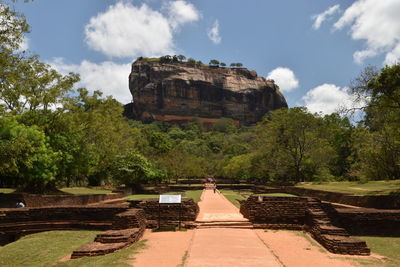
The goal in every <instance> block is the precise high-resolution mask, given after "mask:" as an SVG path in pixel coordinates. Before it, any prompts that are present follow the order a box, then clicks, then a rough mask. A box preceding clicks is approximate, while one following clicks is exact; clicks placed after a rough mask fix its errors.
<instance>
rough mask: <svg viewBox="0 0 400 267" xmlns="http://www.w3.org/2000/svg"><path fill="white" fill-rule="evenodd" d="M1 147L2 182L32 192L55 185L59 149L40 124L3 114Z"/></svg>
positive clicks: (0, 120)
mask: <svg viewBox="0 0 400 267" xmlns="http://www.w3.org/2000/svg"><path fill="white" fill-rule="evenodd" d="M0 148H1V151H2V153H1V156H0V159H1V161H0V177H2V179H5V180H3V181H2V184H3V185H4V184H5V185H8V186H15V187H18V188H19V189H20V190H22V191H25V192H32V193H43V192H45V191H47V190H50V191H52V190H54V189H55V178H56V173H57V167H56V166H57V165H56V162H57V161H58V160H59V158H58V153H56V152H54V151H53V150H52V149H51V147H50V145H49V143H48V139H47V138H46V136H45V134H44V133H43V131H41V130H39V129H38V127H36V126H25V125H23V124H21V123H19V122H18V121H17V120H16V118H15V117H4V118H1V119H0Z"/></svg>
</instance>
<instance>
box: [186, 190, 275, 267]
mask: <svg viewBox="0 0 400 267" xmlns="http://www.w3.org/2000/svg"><path fill="white" fill-rule="evenodd" d="M199 206H200V213H199V215H198V217H197V221H202V222H224V221H227V222H228V221H229V222H232V221H233V222H234V221H237V222H241V221H246V219H244V218H243V216H242V215H241V214H240V213H239V210H238V209H237V208H236V207H235V206H233V205H232V204H231V203H230V202H229V201H228V200H227V199H226V198H225V197H223V196H222V195H221V194H219V193H213V190H204V191H203V194H202V201H201V202H199ZM185 266H187V267H208V266H218V267H225V266H226V267H228V266H229V267H232V266H237V267H240V266H243V267H244V266H246V267H252V266H254V267H256V266H282V265H281V264H280V263H279V261H278V260H277V258H276V257H275V256H274V255H273V254H272V253H271V251H270V250H269V249H268V248H267V247H266V246H265V245H264V243H263V242H262V241H261V240H260V239H259V238H258V237H257V235H256V234H255V232H254V231H253V230H251V229H235V228H209V229H207V228H206V229H196V230H195V234H194V237H193V242H192V245H191V248H190V250H189V256H188V259H187V262H186V265H185Z"/></svg>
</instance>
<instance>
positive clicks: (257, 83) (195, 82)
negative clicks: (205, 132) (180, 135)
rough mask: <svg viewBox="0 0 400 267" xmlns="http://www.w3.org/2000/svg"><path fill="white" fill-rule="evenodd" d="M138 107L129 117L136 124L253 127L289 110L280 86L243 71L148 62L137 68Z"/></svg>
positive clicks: (128, 109) (130, 108) (133, 79)
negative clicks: (226, 121) (222, 121)
mask: <svg viewBox="0 0 400 267" xmlns="http://www.w3.org/2000/svg"><path fill="white" fill-rule="evenodd" d="M129 89H130V91H131V93H132V98H133V102H132V103H130V104H128V105H126V106H125V114H126V115H127V116H128V117H131V118H134V119H141V120H146V119H154V120H161V121H176V122H179V121H187V120H190V119H192V118H194V117H196V118H199V119H200V120H202V121H203V122H205V123H213V122H215V121H217V120H218V119H219V118H221V117H226V118H232V119H234V120H235V121H237V122H239V123H241V124H246V125H249V124H254V123H256V122H257V121H259V120H261V118H262V116H264V115H265V114H266V113H267V112H268V111H270V110H274V109H278V108H282V107H287V103H286V100H285V98H284V97H283V95H282V94H281V93H280V91H279V87H278V86H277V85H276V84H274V82H273V81H269V80H266V79H265V78H263V77H258V76H257V73H256V72H255V71H251V70H247V69H244V68H238V69H232V68H218V67H209V66H191V65H189V64H188V63H180V62H179V63H159V62H151V61H148V60H145V59H142V60H137V61H135V62H134V63H133V64H132V71H131V74H130V76H129Z"/></svg>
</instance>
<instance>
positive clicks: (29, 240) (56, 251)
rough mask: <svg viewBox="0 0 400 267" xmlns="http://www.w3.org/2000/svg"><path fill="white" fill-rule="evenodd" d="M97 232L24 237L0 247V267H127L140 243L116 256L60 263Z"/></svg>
mask: <svg viewBox="0 0 400 267" xmlns="http://www.w3.org/2000/svg"><path fill="white" fill-rule="evenodd" d="M98 233H99V232H97V231H51V232H43V233H37V234H32V235H28V236H25V237H23V238H21V239H19V240H17V241H16V242H13V243H10V244H8V245H6V246H3V247H0V266H2V267H18V266H35V267H41V266H43V267H45V266H46V267H47V266H77V267H78V266H130V265H129V264H127V263H126V262H127V261H128V260H129V259H130V257H131V255H133V254H135V253H136V252H137V251H139V249H140V248H142V247H144V241H141V242H139V243H136V244H134V245H133V246H131V247H129V248H126V249H123V250H120V251H118V252H116V253H113V254H109V255H105V256H98V257H85V258H80V259H75V260H69V261H65V262H60V259H62V258H64V257H65V256H67V255H69V254H70V253H72V251H74V250H75V249H77V248H79V247H81V246H82V245H84V244H86V243H89V242H92V241H93V240H94V237H95V236H96V234H98Z"/></svg>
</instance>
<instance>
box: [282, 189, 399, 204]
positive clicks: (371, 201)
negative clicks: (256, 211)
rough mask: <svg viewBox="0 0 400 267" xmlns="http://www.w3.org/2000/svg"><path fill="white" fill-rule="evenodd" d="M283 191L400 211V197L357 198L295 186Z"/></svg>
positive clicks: (335, 201) (329, 200)
mask: <svg viewBox="0 0 400 267" xmlns="http://www.w3.org/2000/svg"><path fill="white" fill-rule="evenodd" d="M281 189H282V190H281V191H282V192H285V193H289V194H294V195H298V196H307V197H317V198H319V199H321V200H323V201H328V202H334V203H341V204H346V205H352V206H358V207H365V208H374V209H400V195H385V196H356V195H350V194H345V193H338V192H329V191H322V190H314V189H306V188H300V187H294V186H286V187H282V188H281Z"/></svg>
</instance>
